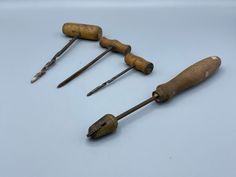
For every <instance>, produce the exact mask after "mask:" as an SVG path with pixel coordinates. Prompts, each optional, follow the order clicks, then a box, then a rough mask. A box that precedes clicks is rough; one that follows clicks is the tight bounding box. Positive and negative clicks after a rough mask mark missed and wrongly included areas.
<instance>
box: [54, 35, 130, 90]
mask: <svg viewBox="0 0 236 177" xmlns="http://www.w3.org/2000/svg"><path fill="white" fill-rule="evenodd" d="M100 45H101V47H103V48H106V50H105V51H104V52H103V53H101V54H100V55H99V56H97V57H96V58H95V59H93V60H92V61H91V62H89V63H88V64H86V65H85V66H84V67H82V68H81V69H80V70H78V71H77V72H75V73H74V74H72V75H71V76H70V77H68V78H67V79H65V80H64V81H62V82H61V83H60V84H59V85H58V86H57V88H61V87H63V86H64V85H66V84H67V83H69V82H70V81H72V80H73V79H75V78H76V77H78V76H79V75H80V74H82V73H83V72H84V71H86V70H87V69H88V68H89V67H90V66H92V65H93V64H95V63H96V62H97V61H98V60H100V59H101V58H102V57H103V56H104V55H105V54H107V53H108V52H111V51H113V52H119V53H121V54H123V55H126V54H127V53H129V52H130V51H131V47H130V46H129V45H126V44H122V43H121V42H119V41H117V40H110V39H107V38H105V37H102V38H101V40H100Z"/></svg>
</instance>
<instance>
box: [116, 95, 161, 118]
mask: <svg viewBox="0 0 236 177" xmlns="http://www.w3.org/2000/svg"><path fill="white" fill-rule="evenodd" d="M158 96H159V95H157V94H154V95H153V96H152V97H150V98H148V99H147V100H145V101H143V102H142V103H139V104H138V105H136V106H134V107H132V108H131V109H129V110H127V111H125V112H123V113H121V114H120V115H118V116H116V119H117V120H120V119H122V118H124V117H125V116H127V115H129V114H131V113H133V112H134V111H137V110H138V109H140V108H142V107H144V106H145V105H147V104H149V103H151V102H153V101H154V100H156V99H157V98H158Z"/></svg>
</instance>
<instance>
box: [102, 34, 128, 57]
mask: <svg viewBox="0 0 236 177" xmlns="http://www.w3.org/2000/svg"><path fill="white" fill-rule="evenodd" d="M100 45H101V47H103V48H109V47H112V51H114V52H119V53H121V54H124V55H125V54H127V53H129V52H130V51H131V46H130V45H126V44H123V43H121V42H120V41H118V40H114V39H108V38H106V37H102V38H101V39H100Z"/></svg>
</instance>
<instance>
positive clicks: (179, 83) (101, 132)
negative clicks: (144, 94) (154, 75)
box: [88, 56, 221, 138]
mask: <svg viewBox="0 0 236 177" xmlns="http://www.w3.org/2000/svg"><path fill="white" fill-rule="evenodd" d="M220 65H221V59H220V58H219V57H217V56H212V57H208V58H205V59H203V60H200V61H199V62H197V63H195V64H193V65H191V66H189V67H188V68H187V69H185V70H184V71H182V72H181V73H180V74H178V75H177V76H176V77H175V78H173V79H171V80H170V81H168V82H166V83H164V84H161V85H159V86H157V88H156V90H155V91H154V92H153V93H152V97H151V98H148V99H147V100H145V101H143V102H142V103H140V104H138V105H136V106H134V107H133V108H131V109H129V110H127V111H125V112H123V113H122V114H120V115H118V116H116V117H115V116H113V115H111V114H108V115H109V116H107V115H105V116H104V117H102V118H101V119H99V120H98V121H97V122H95V123H94V124H93V125H92V126H91V127H90V128H89V130H88V137H91V138H100V137H102V136H105V135H107V134H110V133H112V132H114V131H115V129H116V128H117V125H118V123H117V122H118V120H120V119H122V118H124V117H125V116H127V115H129V114H131V113H133V112H134V111H136V110H138V109H140V108H142V107H143V106H145V105H147V104H149V103H151V102H152V101H154V100H155V101H156V102H157V103H161V102H165V101H168V100H169V99H171V98H173V97H174V96H175V95H177V94H179V93H181V92H183V91H185V90H187V89H189V88H192V87H194V86H196V85H198V84H200V83H201V82H203V81H205V80H206V79H208V78H209V77H210V76H211V75H213V74H214V73H215V72H216V71H217V70H218V68H219V67H220ZM111 120H112V121H111Z"/></svg>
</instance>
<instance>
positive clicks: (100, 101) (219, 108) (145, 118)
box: [0, 2, 236, 177]
mask: <svg viewBox="0 0 236 177" xmlns="http://www.w3.org/2000/svg"><path fill="white" fill-rule="evenodd" d="M221 3H222V2H221ZM8 5H9V4H8V3H3V5H2V6H1V5H0V24H1V33H0V39H1V40H0V48H1V52H0V62H1V64H0V82H1V90H0V91H1V92H0V177H78V176H81V177H91V176H97V177H108V176H109V177H120V176H123V177H131V176H136V177H144V176H146V177H156V176H160V177H173V176H174V177H200V176H201V177H222V176H227V177H235V176H236V168H235V164H236V160H235V159H236V152H235V149H236V129H235V124H236V119H235V117H236V116H235V115H236V114H235V113H236V110H235V94H234V92H235V89H236V84H235V75H236V70H235V64H236V62H235V58H236V54H235V47H236V43H235V41H236V35H235V31H236V24H235V20H236V7H235V6H231V5H229V4H225V5H223V6H219V5H217V6H216V5H215V4H212V6H211V5H209V4H208V5H207V6H204V5H201V6H194V5H193V4H191V5H188V4H185V5H183V6H182V5H181V4H180V5H177V6H175V5H173V6H172V5H170V6H169V5H167V6H165V5H163V6H162V5H158V4H157V3H156V4H155V5H153V6H145V7H142V6H139V7H131V6H127V7H125V6H124V5H122V6H120V7H116V6H113V7H112V8H107V6H106V7H103V6H100V7H98V6H96V7H95V6H93V7H89V6H86V7H85V6H84V7H79V5H78V4H77V6H75V7H73V6H70V7H69V6H67V5H68V4H67V5H66V3H65V7H63V6H61V7H57V8H54V7H53V5H52V4H51V5H49V6H47V5H45V6H37V7H33V6H27V4H25V5H26V6H25V7H24V5H22V4H21V5H19V4H18V5H17V6H14V7H13V6H8ZM55 6H57V5H56V4H55ZM68 21H72V22H82V23H91V24H98V25H100V26H102V27H103V29H104V35H105V36H107V37H109V38H117V39H119V40H121V41H123V42H125V43H129V44H131V45H132V46H133V52H134V53H136V54H138V55H140V56H142V57H144V58H147V59H149V60H151V61H153V63H154V64H155V70H154V72H153V73H152V74H151V75H150V76H143V75H142V74H140V73H138V72H134V71H131V72H130V73H129V74H127V75H126V76H125V77H123V78H121V79H120V80H118V81H117V82H115V83H114V84H112V85H110V86H109V87H107V88H105V89H103V90H102V91H100V92H98V93H97V94H95V95H93V96H91V97H86V93H87V92H88V91H90V89H92V88H93V87H95V86H96V85H97V84H100V83H101V82H102V81H104V80H106V79H109V78H110V77H111V76H113V75H114V74H116V73H118V72H119V71H121V70H122V69H124V68H126V65H125V64H124V62H123V57H122V56H120V55H118V54H110V55H108V56H107V57H105V58H104V60H102V61H101V62H99V63H98V64H96V65H95V66H94V67H92V68H91V69H90V70H89V71H87V72H86V73H84V74H83V75H81V77H79V78H77V79H75V80H74V81H73V82H71V83H70V84H69V85H67V86H66V87H64V88H62V89H56V86H57V84H58V83H59V82H60V81H62V80H63V79H65V78H66V77H67V76H69V75H70V74H72V73H73V72H74V71H76V70H77V69H79V68H80V67H81V66H83V65H84V64H85V63H87V62H88V61H89V60H90V59H92V58H94V57H95V56H96V55H98V54H99V53H100V52H102V51H103V49H101V48H100V47H98V43H96V42H88V41H80V42H78V43H77V44H76V45H75V46H74V47H73V48H72V49H71V50H70V51H69V52H68V53H67V54H66V55H64V56H63V57H62V58H61V60H60V62H59V63H58V64H57V65H56V66H55V67H54V68H53V69H51V70H50V71H49V72H48V73H47V74H46V75H45V76H44V77H43V78H42V79H40V80H39V81H38V82H37V83H35V84H33V85H31V84H30V79H31V78H32V76H33V75H34V74H35V73H36V72H37V71H38V70H39V69H41V67H42V66H43V65H44V64H45V63H46V62H47V61H48V60H49V59H50V58H51V57H52V56H53V54H55V52H56V51H58V49H60V48H61V47H62V46H63V45H64V44H65V43H66V42H67V41H68V38H66V37H64V36H63V34H62V33H61V26H62V24H63V23H64V22H68ZM210 55H218V56H220V57H221V58H222V66H221V69H220V70H219V72H218V73H217V74H216V75H215V76H214V77H212V78H211V79H210V80H208V81H207V82H205V83H203V84H202V85H201V86H199V87H196V88H194V89H191V90H189V91H187V92H185V93H183V94H181V95H179V96H177V97H176V98H174V99H173V100H171V101H170V102H169V103H166V104H163V105H157V104H156V103H152V104H150V105H148V106H146V107H145V108H143V109H142V110H140V111H138V112H136V113H134V114H132V115H130V116H129V117H128V118H127V119H124V120H122V121H121V122H120V123H119V128H118V131H117V132H116V133H115V134H113V135H111V136H108V137H106V138H103V139H101V140H99V141H89V140H88V139H87V138H86V136H85V135H86V133H87V128H88V127H89V126H90V125H91V124H92V123H93V122H95V121H96V120H97V119H98V118H100V117H101V116H103V115H104V114H106V113H112V114H114V115H118V114H119V113H121V112H122V111H125V110H126V109H128V108H130V107H132V106H134V105H135V104H137V103H139V102H141V101H143V100H144V99H146V98H148V97H149V96H150V95H151V92H152V91H153V90H154V89H155V87H156V86H157V85H158V84H161V83H163V82H166V81H168V80H169V79H171V78H172V77H173V76H175V75H176V74H177V73H179V72H180V71H182V70H183V69H185V68H186V67H187V66H189V65H190V64H192V63H194V62H196V61H198V60H199V59H202V58H205V57H207V56H210Z"/></svg>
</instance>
